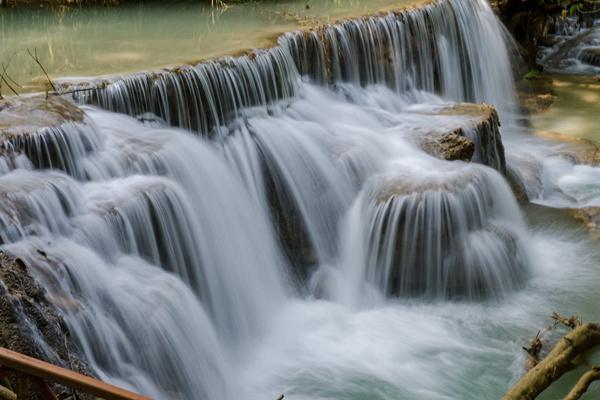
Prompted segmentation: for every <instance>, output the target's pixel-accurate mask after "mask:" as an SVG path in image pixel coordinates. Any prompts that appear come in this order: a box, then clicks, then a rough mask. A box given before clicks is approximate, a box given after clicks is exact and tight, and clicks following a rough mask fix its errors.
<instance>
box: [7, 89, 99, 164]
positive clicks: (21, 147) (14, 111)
mask: <svg viewBox="0 0 600 400" xmlns="http://www.w3.org/2000/svg"><path fill="white" fill-rule="evenodd" d="M84 117H85V115H84V113H83V111H82V110H81V109H80V108H78V107H77V106H75V105H73V104H72V103H70V102H68V101H66V100H64V99H62V98H61V97H58V96H49V97H47V98H46V97H44V96H29V97H25V96H21V97H17V98H10V99H3V100H0V157H2V158H3V163H2V164H4V165H5V166H6V167H7V168H8V169H15V168H19V167H21V166H22V161H19V159H20V157H22V156H25V157H26V158H27V159H28V160H29V161H30V162H31V163H32V164H33V166H34V167H35V168H38V169H46V168H55V169H60V170H63V171H65V172H67V173H70V174H71V175H78V172H79V171H78V166H77V162H76V158H77V157H79V156H81V155H82V154H80V153H86V152H91V151H92V149H93V148H94V143H95V141H96V139H95V131H94V130H93V129H92V128H91V127H90V126H88V125H87V124H86V123H85V121H84Z"/></svg>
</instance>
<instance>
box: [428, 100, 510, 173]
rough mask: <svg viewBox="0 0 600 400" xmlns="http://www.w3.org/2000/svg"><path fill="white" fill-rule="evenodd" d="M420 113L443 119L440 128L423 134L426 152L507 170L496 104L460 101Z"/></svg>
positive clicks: (448, 158) (500, 170)
mask: <svg viewBox="0 0 600 400" xmlns="http://www.w3.org/2000/svg"><path fill="white" fill-rule="evenodd" d="M419 113H421V114H425V115H429V116H432V117H433V118H437V119H439V121H440V122H441V123H442V125H441V126H442V128H441V129H434V130H432V131H430V132H428V133H426V134H424V135H422V136H421V142H420V144H421V147H422V148H423V150H425V151H426V152H427V153H429V154H431V155H434V156H436V157H439V158H443V159H446V160H463V161H473V162H477V163H480V164H484V165H487V166H489V167H492V168H494V169H496V170H497V171H499V172H500V173H501V174H503V175H505V174H506V161H505V158H504V145H503V144H502V138H501V136H500V129H499V127H500V120H499V119H498V114H497V112H496V109H495V108H494V107H492V106H490V105H487V104H473V103H458V104H453V105H448V106H444V107H442V108H441V109H436V110H421V111H419ZM430 122H431V121H428V123H430ZM461 138H462V139H461ZM471 143H472V144H471Z"/></svg>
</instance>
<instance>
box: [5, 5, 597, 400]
mask: <svg viewBox="0 0 600 400" xmlns="http://www.w3.org/2000/svg"><path fill="white" fill-rule="evenodd" d="M506 39H507V36H506V33H505V31H504V29H503V28H502V27H501V26H500V24H499V23H498V21H497V20H496V18H495V16H494V14H493V13H492V11H491V9H490V8H489V6H488V5H487V3H486V2H484V1H483V0H477V1H466V0H443V1H441V2H439V3H434V4H432V5H429V6H427V7H422V8H419V9H416V10H412V11H409V12H405V13H403V14H400V15H396V14H389V15H387V16H380V17H373V18H366V19H361V20H355V21H352V22H346V23H344V24H339V25H335V26H331V27H329V28H327V29H324V30H322V31H318V32H317V31H314V32H312V33H309V34H303V33H292V34H286V35H284V36H282V37H281V38H280V40H279V45H278V46H277V47H275V48H273V49H271V50H267V51H263V52H257V53H256V54H253V55H252V56H245V57H241V58H236V59H226V60H222V61H219V62H212V63H205V64H200V65H198V66H195V67H186V68H184V69H181V70H178V71H173V72H165V73H163V74H159V75H155V74H137V75H134V76H132V77H130V78H128V79H126V80H120V81H117V82H115V83H113V84H110V85H108V87H106V88H102V89H98V90H92V91H89V92H78V93H75V95H74V98H75V100H77V101H79V102H80V103H89V104H94V105H96V106H93V105H87V106H83V109H84V111H85V118H84V121H83V122H82V123H76V124H67V125H66V126H63V127H61V128H58V131H54V132H42V133H40V134H39V136H33V137H31V138H29V141H28V142H27V143H26V144H25V149H26V151H24V154H20V155H19V156H18V157H11V155H10V154H8V153H6V154H5V155H4V158H5V159H4V162H3V164H2V166H3V169H2V170H3V172H4V173H3V174H2V176H0V188H1V190H2V196H0V204H1V207H0V210H1V211H0V238H1V239H2V243H4V245H3V247H4V249H6V250H8V251H10V252H11V253H13V254H15V255H18V256H20V257H22V258H23V259H25V260H26V262H27V263H28V265H32V266H33V267H34V271H35V274H36V276H37V278H38V279H39V280H40V281H41V282H42V284H43V285H44V286H45V288H46V289H47V290H48V296H49V298H50V300H51V301H52V302H53V303H54V304H56V305H57V307H59V308H60V309H61V311H62V312H63V314H64V316H65V320H66V322H67V324H68V326H69V328H70V330H71V332H72V337H73V339H74V340H75V341H76V343H77V344H78V345H79V346H80V348H81V350H82V353H83V354H84V356H85V358H86V359H87V361H88V362H89V364H90V366H91V367H92V369H93V370H94V371H95V372H96V373H97V374H98V376H99V377H101V378H102V379H105V380H107V381H110V382H113V383H116V384H119V385H123V386H125V387H128V388H131V389H134V390H137V391H140V392H142V393H144V394H147V395H151V396H153V397H155V398H158V399H229V398H246V399H269V398H271V399H274V398H277V396H278V395H279V394H281V393H285V395H286V398H290V399H367V398H368V399H386V400H387V399H481V398H485V399H497V398H499V397H500V396H501V394H502V393H503V392H504V391H505V390H506V389H507V388H508V386H509V384H510V383H511V382H512V381H514V380H515V379H516V378H517V377H518V376H519V374H520V373H522V366H523V361H524V356H523V352H522V350H521V346H522V345H523V343H524V342H525V341H528V340H529V339H530V338H531V336H532V335H534V334H535V332H537V331H538V330H539V329H540V328H541V327H543V326H544V325H546V324H547V320H548V318H547V317H548V315H550V314H551V312H552V311H555V310H556V311H560V312H564V313H579V314H581V315H582V316H583V317H584V318H585V319H595V320H597V319H600V315H599V313H598V310H597V307H596V304H597V300H598V294H597V290H596V288H597V287H598V286H597V285H598V284H599V283H600V275H599V274H598V273H597V266H598V265H599V261H600V251H599V248H598V245H597V242H596V241H595V239H593V238H591V237H590V235H588V234H587V233H586V232H585V231H583V230H582V229H581V228H580V227H579V225H577V224H576V223H575V222H574V221H573V220H572V219H571V218H570V216H569V214H568V212H566V211H562V210H557V209H556V208H557V207H567V206H568V207H578V206H582V205H587V204H589V202H592V203H593V202H594V201H596V199H597V198H598V195H599V194H600V193H599V192H598V186H597V180H595V182H596V183H594V176H596V175H595V174H597V173H598V172H597V168H593V167H585V166H580V165H575V164H574V163H573V161H572V160H569V159H564V158H562V157H561V156H560V155H556V154H557V153H556V150H557V146H558V145H556V144H553V143H545V142H543V141H542V140H540V139H537V138H535V137H533V136H530V135H528V134H527V132H526V130H525V129H524V128H523V127H521V126H519V125H518V123H517V122H516V121H518V120H519V116H518V114H517V112H516V109H515V100H514V98H515V96H514V85H513V79H512V75H511V61H510V59H509V55H510V54H511V49H510V48H509V45H508V44H507V43H509V42H508V41H507V40H506ZM434 55H436V56H437V57H434ZM433 93H436V94H433ZM452 101H477V102H488V103H492V104H494V105H495V106H496V107H497V108H498V110H499V114H500V118H501V120H502V127H503V128H502V138H503V141H504V144H505V148H506V158H507V160H508V164H509V165H508V167H509V170H511V171H514V173H515V174H517V175H519V176H521V177H522V178H523V180H524V181H525V183H526V186H527V191H528V194H529V195H530V197H531V198H532V199H533V200H534V201H535V203H537V204H531V205H528V206H527V207H525V208H521V207H519V205H518V204H517V202H516V200H515V198H514V196H513V194H512V193H511V190H510V188H509V186H508V184H507V183H506V181H505V179H504V177H503V176H502V173H503V172H504V171H503V168H502V167H501V164H500V161H499V160H502V159H503V157H504V154H500V150H495V151H496V152H494V153H493V154H492V155H493V156H494V157H493V159H494V160H496V161H495V162H493V163H491V165H492V166H494V167H496V169H493V168H490V167H488V166H484V165H481V164H475V163H464V162H460V161H454V162H447V161H442V160H439V159H437V158H434V157H432V156H429V155H427V154H426V153H424V152H423V151H422V150H421V149H420V147H419V145H418V139H419V137H421V136H422V135H423V134H424V133H427V132H430V131H435V130H440V129H442V130H443V128H444V127H445V126H448V125H452V126H454V125H455V124H456V123H457V122H458V123H466V122H467V120H468V118H469V117H468V116H461V115H452V114H444V113H441V112H440V111H441V110H443V109H444V108H445V107H448V104H449V102H452ZM97 106H99V107H97ZM115 112H118V113H115ZM125 114H129V115H125ZM28 146H29V147H28ZM494 148H495V149H498V147H494ZM27 149H34V150H35V151H33V150H27ZM52 149H54V150H52ZM56 149H60V151H58V153H59V155H60V157H57V156H56V153H57V150H56ZM46 153H52V154H54V157H49V156H48V154H46ZM27 155H28V156H27ZM561 174H562V175H561ZM565 174H570V176H571V177H572V179H571V181H570V182H571V183H573V182H576V183H577V182H578V183H577V184H573V185H571V186H569V185H568V184H565V180H564V179H561V177H564V175H565ZM586 179H587V180H586ZM540 203H541V204H543V205H540ZM40 345H42V346H43V343H42V344H40ZM569 380H572V377H570V376H567V377H566V379H565V383H568V382H566V381H569ZM564 387H565V386H564V385H558V387H557V388H553V390H552V391H551V392H550V393H548V394H547V396H546V397H544V398H556V397H558V396H560V395H561V393H562V392H561V391H562V390H564ZM594 394H595V395H597V394H598V392H597V391H594V390H592V391H591V396H594ZM590 398H591V397H590Z"/></svg>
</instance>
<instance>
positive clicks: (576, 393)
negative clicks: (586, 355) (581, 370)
mask: <svg viewBox="0 0 600 400" xmlns="http://www.w3.org/2000/svg"><path fill="white" fill-rule="evenodd" d="M597 380H600V368H598V367H593V368H592V369H591V370H589V371H588V372H586V373H585V374H583V375H582V376H581V378H579V380H578V381H577V384H575V386H573V389H571V391H570V392H569V394H567V397H565V400H578V399H579V398H581V396H583V394H584V393H585V392H587V390H588V389H589V387H590V385H591V384H592V383H593V382H594V381H597Z"/></svg>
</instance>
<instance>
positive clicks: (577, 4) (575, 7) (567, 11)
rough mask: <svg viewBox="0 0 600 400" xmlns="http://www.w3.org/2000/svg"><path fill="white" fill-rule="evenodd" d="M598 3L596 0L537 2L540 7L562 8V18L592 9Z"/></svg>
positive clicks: (550, 0) (541, 0)
mask: <svg viewBox="0 0 600 400" xmlns="http://www.w3.org/2000/svg"><path fill="white" fill-rule="evenodd" d="M598 3H599V1H598V0H539V4H540V5H547V6H552V5H555V6H559V7H562V9H563V15H564V16H567V15H570V16H573V15H575V14H577V13H581V12H585V10H586V9H588V8H592V7H593V6H594V5H596V4H598Z"/></svg>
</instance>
